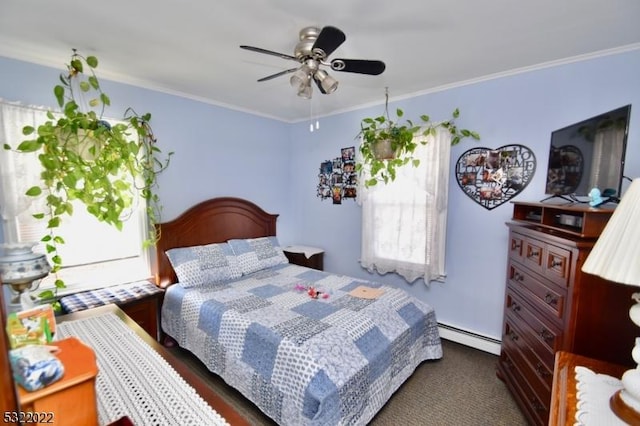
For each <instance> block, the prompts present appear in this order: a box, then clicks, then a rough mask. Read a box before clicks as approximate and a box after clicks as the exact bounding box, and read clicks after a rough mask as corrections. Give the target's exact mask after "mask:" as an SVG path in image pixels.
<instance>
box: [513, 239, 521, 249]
mask: <svg viewBox="0 0 640 426" xmlns="http://www.w3.org/2000/svg"><path fill="white" fill-rule="evenodd" d="M520 247H522V243H521V242H520V241H518V242H517V243H514V244H513V248H514V250H520Z"/></svg>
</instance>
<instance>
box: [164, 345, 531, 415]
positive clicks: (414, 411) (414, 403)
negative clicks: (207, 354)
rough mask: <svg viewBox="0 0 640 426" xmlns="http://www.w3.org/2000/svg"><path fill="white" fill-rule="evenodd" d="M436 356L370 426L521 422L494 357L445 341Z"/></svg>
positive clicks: (200, 368)
mask: <svg viewBox="0 0 640 426" xmlns="http://www.w3.org/2000/svg"><path fill="white" fill-rule="evenodd" d="M442 346H443V352H444V356H443V358H442V359H441V360H437V361H426V362H423V363H422V364H421V365H420V366H419V367H418V368H417V369H416V371H415V373H414V374H413V375H412V376H411V377H410V378H409V379H408V380H407V381H406V382H405V383H404V384H403V385H402V386H401V387H400V389H398V391H397V392H396V393H395V394H394V395H393V396H392V397H391V399H390V400H389V402H388V403H387V404H386V405H385V406H384V407H383V408H382V410H380V412H379V413H378V414H377V415H376V417H374V418H373V420H372V421H371V423H370V425H372V426H396V425H402V426H414V425H415V426H431V425H433V426H449V425H452V426H453V425H455V426H461V425H473V426H485V425H486V426H499V425H504V426H507V425H508V426H518V425H526V424H527V422H526V421H525V419H524V417H523V415H522V413H521V412H520V410H519V409H518V407H517V406H516V403H515V401H514V400H513V398H512V396H511V394H510V393H509V391H508V390H507V387H506V386H505V384H504V383H503V382H502V381H500V380H499V379H498V378H497V377H496V363H497V361H498V357H497V356H495V355H492V354H489V353H486V352H483V351H479V350H477V349H473V348H470V347H468V346H464V345H460V344H458V343H454V342H451V341H448V340H443V341H442ZM170 351H171V352H172V353H173V354H175V355H176V356H178V357H179V358H180V359H181V360H182V361H183V362H185V363H186V364H187V365H189V366H190V367H191V368H192V369H193V370H194V371H195V372H196V373H197V374H198V375H199V376H200V377H202V378H203V380H205V381H206V382H207V383H208V384H209V386H211V388H213V389H214V390H215V392H216V393H218V394H219V395H220V396H221V397H222V398H223V399H225V401H227V402H228V403H229V404H230V405H232V406H233V407H234V408H235V409H236V410H237V411H238V412H240V413H242V414H243V415H244V416H245V417H246V418H247V420H248V421H249V422H250V423H251V424H253V425H275V423H274V422H273V421H272V420H271V419H269V418H268V417H267V416H266V415H264V414H263V413H262V412H261V411H260V410H259V409H258V408H257V407H256V406H255V405H253V404H252V403H251V402H249V401H248V400H247V399H246V398H244V397H243V396H242V395H241V394H240V393H239V392H237V391H236V390H234V389H232V388H231V387H229V386H228V385H227V384H226V383H225V382H224V381H223V380H222V379H220V378H219V377H218V376H216V375H214V374H212V373H210V372H209V371H208V370H207V369H206V367H205V366H204V365H203V364H202V363H201V362H200V361H199V360H198V359H197V358H195V357H194V356H193V355H191V354H190V353H189V352H187V351H186V350H184V349H181V348H177V347H176V348H171V349H170Z"/></svg>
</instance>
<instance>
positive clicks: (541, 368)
mask: <svg viewBox="0 0 640 426" xmlns="http://www.w3.org/2000/svg"><path fill="white" fill-rule="evenodd" d="M536 373H538V376H540V377H542V378H545V377H547V376H550V375H551V373H549V371H548V370H547V369H546V368H544V365H542V363H540V362H539V363H537V364H536Z"/></svg>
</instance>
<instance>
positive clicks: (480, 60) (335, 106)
mask: <svg viewBox="0 0 640 426" xmlns="http://www.w3.org/2000/svg"><path fill="white" fill-rule="evenodd" d="M639 21H640V1H638V0H536V1H527V2H525V1H514V0H485V1H479V0H455V1H451V0H397V1H391V0H352V1H348V0H320V1H313V2H311V1H307V2H303V1H301V0H271V1H267V0H182V1H178V0H133V1H132V0H108V1H103V2H97V1H90V0H55V1H52V0H1V2H0V56H6V57H10V58H15V59H21V60H26V61H29V62H35V63H38V64H42V65H48V66H54V67H56V68H60V69H63V68H64V63H65V62H66V61H67V60H68V58H69V56H70V53H71V49H72V48H77V49H78V50H79V51H80V53H82V54H84V55H89V54H92V55H96V56H97V57H98V58H99V60H100V67H99V68H98V76H99V77H102V78H106V79H112V80H116V81H121V82H124V83H130V84H135V85H138V86H143V87H147V88H151V89H155V90H160V91H163V92H167V93H171V94H176V95H181V96H185V97H188V98H192V99H197V100H201V101H203V102H208V103H212V104H217V105H222V106H225V107H230V108H234V109H238V110H242V111H247V112H251V113H256V114H260V115H264V116H268V117H272V118H277V119H280V120H283V121H287V122H295V121H299V120H304V119H305V118H308V117H309V114H310V108H312V109H313V114H314V115H319V116H323V115H328V114H332V113H335V112H339V111H347V110H351V109H354V108H357V107H362V106H366V105H373V104H379V103H382V102H383V101H384V89H385V87H389V91H390V95H391V98H402V97H407V96H410V95H412V94H417V93H426V92H428V91H431V90H437V89H438V88H443V87H447V86H451V85H454V84H457V83H461V82H469V81H477V80H479V79H484V78H488V77H491V76H495V75H504V74H505V73H510V72H513V71H516V70H521V69H526V68H530V67H536V66H540V65H544V64H548V63H555V62H558V61H563V60H566V59H567V58H569V59H570V60H573V59H575V58H581V57H584V56H585V55H587V56H590V55H598V54H602V53H608V52H610V51H619V50H626V49H634V48H639V47H640V24H639ZM310 25H314V26H318V27H323V26H325V25H332V26H336V27H338V28H340V29H341V30H342V31H344V32H345V34H346V36H347V40H346V42H345V43H344V44H342V45H341V46H340V47H339V48H338V49H337V50H336V51H335V52H334V53H333V54H332V55H331V56H330V58H329V59H333V58H357V59H379V60H382V61H384V62H385V63H386V65H387V69H386V71H385V72H384V73H383V74H381V75H379V76H368V75H360V74H350V73H345V72H342V73H340V72H333V71H329V72H330V73H331V74H332V75H333V76H334V77H335V78H336V79H338V80H339V82H340V86H339V88H338V90H337V91H336V92H335V93H333V94H330V95H323V94H321V93H319V92H318V91H317V89H316V88H315V87H314V89H316V90H314V96H313V99H312V100H311V101H308V100H305V99H303V98H300V97H298V96H296V93H295V91H294V89H293V88H292V87H291V86H290V85H289V81H288V76H282V77H278V78H276V79H273V80H269V81H266V82H261V83H258V82H257V81H256V80H257V79H258V78H261V77H265V76H267V75H270V74H273V73H276V72H279V71H282V70H285V69H288V68H292V67H295V66H296V63H295V62H293V61H291V60H285V59H281V58H278V57H275V56H270V55H264V54H259V53H255V52H250V51H246V50H242V49H240V48H239V47H238V46H239V45H241V44H247V45H252V46H256V47H261V48H264V49H267V50H272V51H276V52H280V53H285V54H288V55H292V54H293V48H294V46H295V44H296V42H297V41H298V32H299V31H300V29H302V28H303V27H306V26H310ZM53 78H54V79H55V77H53ZM53 82H55V80H52V83H53ZM1 95H2V94H1V93H0V96H1ZM310 103H311V105H310Z"/></svg>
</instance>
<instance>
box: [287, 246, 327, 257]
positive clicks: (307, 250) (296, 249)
mask: <svg viewBox="0 0 640 426" xmlns="http://www.w3.org/2000/svg"><path fill="white" fill-rule="evenodd" d="M284 250H286V251H288V252H290V253H303V254H304V255H305V257H306V258H307V259H309V258H310V257H311V256H313V255H314V254H318V253H322V252H323V251H324V250H322V249H321V248H318V247H309V246H288V247H285V248H284Z"/></svg>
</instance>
